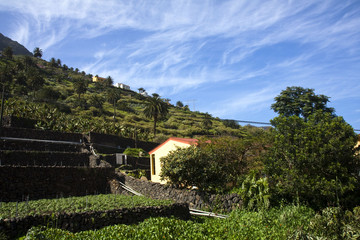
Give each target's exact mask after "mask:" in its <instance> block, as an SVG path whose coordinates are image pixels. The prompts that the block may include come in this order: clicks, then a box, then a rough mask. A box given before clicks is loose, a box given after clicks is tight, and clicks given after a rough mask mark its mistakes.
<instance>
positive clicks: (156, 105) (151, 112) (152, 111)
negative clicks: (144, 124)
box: [144, 93, 169, 136]
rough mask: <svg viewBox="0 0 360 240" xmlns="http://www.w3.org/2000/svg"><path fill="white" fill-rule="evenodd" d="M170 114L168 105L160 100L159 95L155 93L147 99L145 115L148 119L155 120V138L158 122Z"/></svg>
mask: <svg viewBox="0 0 360 240" xmlns="http://www.w3.org/2000/svg"><path fill="white" fill-rule="evenodd" d="M168 113H169V109H168V105H167V104H166V103H165V102H164V101H163V100H162V99H161V98H160V96H159V95H158V94H155V93H154V94H153V96H152V97H148V98H146V107H145V109H144V114H145V116H146V117H147V118H152V119H153V120H154V128H153V130H154V136H156V123H157V121H158V120H160V119H162V118H164V117H165V116H167V114H168Z"/></svg>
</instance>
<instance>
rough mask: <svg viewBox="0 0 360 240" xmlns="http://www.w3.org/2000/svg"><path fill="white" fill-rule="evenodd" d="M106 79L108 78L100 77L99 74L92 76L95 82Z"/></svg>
mask: <svg viewBox="0 0 360 240" xmlns="http://www.w3.org/2000/svg"><path fill="white" fill-rule="evenodd" d="M105 80H106V78H102V77H99V76H98V75H96V76H93V78H92V81H93V82H103V81H105Z"/></svg>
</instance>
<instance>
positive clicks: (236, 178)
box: [160, 137, 262, 192]
mask: <svg viewBox="0 0 360 240" xmlns="http://www.w3.org/2000/svg"><path fill="white" fill-rule="evenodd" d="M261 148H262V144H259V142H258V141H257V140H256V139H253V138H243V139H240V138H233V137H220V138H212V139H211V140H207V139H202V140H199V141H198V144H197V146H190V147H188V148H180V149H177V150H176V151H173V152H170V153H169V154H168V155H167V156H166V157H164V158H162V159H161V163H162V169H161V173H160V176H161V177H162V179H163V180H168V181H169V182H170V183H173V184H176V185H178V186H183V187H191V186H197V187H198V188H199V189H200V190H204V191H211V192H214V191H217V192H222V191H224V190H225V186H226V184H228V183H233V184H236V183H237V182H240V180H243V179H244V178H245V175H246V174H247V173H248V172H249V170H250V169H256V166H257V163H258V162H259V160H257V158H255V157H254V156H255V155H256V152H257V151H259V149H261Z"/></svg>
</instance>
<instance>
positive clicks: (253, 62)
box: [0, 0, 360, 129]
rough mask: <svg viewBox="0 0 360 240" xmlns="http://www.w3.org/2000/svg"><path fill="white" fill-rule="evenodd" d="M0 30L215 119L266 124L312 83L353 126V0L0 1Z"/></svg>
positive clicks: (357, 71)
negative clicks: (288, 97) (295, 91)
mask: <svg viewBox="0 0 360 240" xmlns="http://www.w3.org/2000/svg"><path fill="white" fill-rule="evenodd" d="M0 32H1V33H2V34H4V35H5V36H7V37H10V38H11V39H13V40H15V41H17V42H19V43H21V44H22V45H24V46H25V47H26V48H27V49H29V50H30V51H31V52H32V51H33V49H34V48H35V47H40V48H41V49H42V50H43V57H42V58H43V59H45V60H50V59H51V58H52V57H54V58H55V59H60V60H61V61H62V63H63V64H66V65H67V66H69V67H74V68H79V69H80V71H85V72H86V73H90V74H93V75H99V76H101V77H107V76H111V77H112V78H113V79H114V82H115V83H124V84H127V85H129V86H130V87H131V89H132V90H134V91H137V90H138V88H144V89H145V90H146V91H147V92H148V93H149V94H152V93H158V94H159V95H160V96H161V97H164V98H169V99H171V103H172V104H176V102H177V101H181V102H183V103H184V104H188V105H189V107H190V109H191V110H195V111H200V112H208V113H210V114H211V115H212V116H213V117H219V118H221V119H235V120H246V121H256V122H269V121H270V119H272V118H274V117H275V116H276V115H277V114H276V113H274V112H273V110H271V108H270V107H271V104H272V103H274V98H275V97H276V96H277V95H279V94H280V92H281V91H282V90H284V89H286V87H288V86H301V87H304V88H312V89H314V90H315V93H316V94H324V95H326V96H328V97H330V103H329V104H328V106H329V107H333V108H335V110H336V114H337V115H338V116H342V117H344V119H345V121H347V122H348V123H349V124H351V125H352V126H353V127H354V128H355V129H360V104H359V102H360V81H359V77H360V1H358V0H342V1H339V0H326V1H317V0H309V1H308V0H301V1H295V0H288V1H286V0H268V1H263V0H247V1H245V0H218V1H216V0H212V1H211V0H201V1H198V0H162V1H160V0H159V1H158V0H136V1H135V0H134V1H131V0H124V1H122V0H103V1H99V0H61V1H59V0H56V1H52V0H31V1H29V0H15V1H10V0H0Z"/></svg>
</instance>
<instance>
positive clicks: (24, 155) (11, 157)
mask: <svg viewBox="0 0 360 240" xmlns="http://www.w3.org/2000/svg"><path fill="white" fill-rule="evenodd" d="M89 157H90V154H89V153H74V152H73V153H67V152H33V151H31V152H28V151H0V165H1V166H4V165H7V166H68V167H69V166H72V167H85V166H89Z"/></svg>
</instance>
